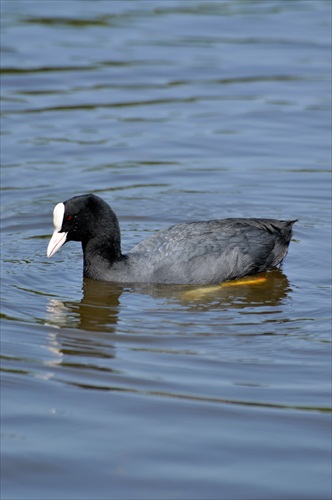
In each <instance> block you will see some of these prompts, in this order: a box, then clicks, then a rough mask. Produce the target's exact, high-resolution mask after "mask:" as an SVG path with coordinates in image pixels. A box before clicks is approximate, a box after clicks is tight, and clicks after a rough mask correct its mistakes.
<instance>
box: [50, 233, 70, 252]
mask: <svg viewBox="0 0 332 500" xmlns="http://www.w3.org/2000/svg"><path fill="white" fill-rule="evenodd" d="M67 234H68V233H59V231H57V230H55V231H54V233H53V235H52V238H51V239H50V242H49V244H48V247H47V257H52V255H54V254H55V252H57V251H58V250H59V248H61V247H62V245H63V244H64V243H65V242H66V239H67Z"/></svg>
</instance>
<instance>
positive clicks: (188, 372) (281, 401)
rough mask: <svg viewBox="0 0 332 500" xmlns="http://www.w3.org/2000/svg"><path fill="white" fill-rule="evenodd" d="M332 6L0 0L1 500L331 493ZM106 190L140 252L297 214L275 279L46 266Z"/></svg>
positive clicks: (72, 263)
mask: <svg viewBox="0 0 332 500" xmlns="http://www.w3.org/2000/svg"><path fill="white" fill-rule="evenodd" d="M330 20H331V3H330V2H329V1H325V0H312V1H310V0H309V1H304V0H303V1H301V0H299V1H297V2H286V1H281V0H269V1H266V2H256V1H250V0H246V1H222V0H220V1H217V2H210V1H185V0H183V1H180V0H178V1H170V0H167V1H166V0H165V1H155V2H146V1H140V2H131V1H128V2H127V1H125V2H124V1H112V2H109V1H103V2H100V1H94V2H72V1H70V0H66V2H62V1H57V2H37V1H24V2H19V1H15V2H13V1H2V2H1V21H2V46H1V51H2V52H1V63H2V105H1V112H2V119H1V124H2V127H1V128H2V138H1V161H2V174H1V175H2V177H1V181H2V182H1V198H2V238H1V248H2V267H1V271H2V285H1V288H2V296H3V297H2V328H1V340H2V344H1V356H2V364H1V367H2V374H1V382H2V390H1V398H2V399H1V402H2V404H1V412H2V417H1V418H2V419H1V433H2V445H1V455H2V460H1V466H2V491H1V497H2V498H3V499H4V500H7V499H14V500H20V499H43V500H44V499H50V500H54V499H67V498H75V499H109V498H112V499H120V498H123V499H148V498H151V499H157V498H158V499H165V500H166V499H189V498H190V499H202V498H205V499H211V500H212V499H225V500H228V499H239V500H240V499H241V500H242V499H259V498H261V499H271V500H276V499H287V500H288V499H290V498H294V499H295V498H297V499H301V500H302V499H310V500H313V499H315V500H316V499H317V500H320V499H328V498H330V496H331V303H330V299H331V288H330V285H331V257H330V250H331V248H330V247H331V212H330V210H331V178H330V168H331V104H330V102H331V101H330V97H331V82H330V71H331V64H330V61H331V21H330ZM84 192H94V193H97V194H99V195H100V196H102V197H103V198H104V199H105V200H107V201H108V202H109V203H110V204H111V205H112V207H113V209H114V210H115V211H116V213H117V214H118V215H119V219H120V223H121V227H122V240H123V247H124V248H123V250H124V251H126V250H128V249H129V248H130V247H131V246H133V245H134V244H135V243H137V242H138V241H140V240H141V239H142V238H144V237H146V236H147V235H148V234H150V233H151V232H152V231H154V230H155V229H159V228H164V227H167V226H169V225H171V224H172V223H175V222H180V221H184V220H199V219H212V218H221V217H233V216H234V217H236V216H240V217H243V216H257V217H260V216H261V217H263V216H264V217H276V218H281V219H288V218H291V219H293V218H297V219H299V222H298V223H297V224H296V226H295V233H294V238H293V241H292V243H291V246H290V251H289V255H288V257H287V259H286V260H285V263H284V265H283V267H282V269H281V270H276V271H273V272H272V273H268V274H267V275H265V276H266V277H267V278H268V279H267V281H265V282H264V283H263V284H256V285H252V284H251V285H249V284H248V285H243V286H237V287H236V286H223V287H219V288H214V289H211V290H210V289H203V290H197V289H195V288H193V287H183V286H182V287H181V286H176V287H173V286H154V287H150V286H139V285H137V286H119V285H114V284H110V283H98V282H94V281H90V280H82V259H81V250H80V248H79V245H77V244H76V245H75V244H74V243H71V244H68V245H66V246H65V247H64V248H62V249H61V251H60V252H59V253H57V254H56V255H55V256H54V258H52V259H50V260H48V259H47V258H46V255H45V253H46V247H47V243H48V239H49V237H50V235H51V233H52V210H53V207H54V205H55V204H56V203H58V202H59V201H63V200H65V199H67V198H69V197H71V196H73V195H75V194H80V193H84Z"/></svg>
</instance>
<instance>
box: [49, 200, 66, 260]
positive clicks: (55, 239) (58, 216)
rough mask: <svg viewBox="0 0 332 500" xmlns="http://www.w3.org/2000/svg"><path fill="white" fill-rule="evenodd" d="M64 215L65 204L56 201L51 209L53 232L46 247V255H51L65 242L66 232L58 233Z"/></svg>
mask: <svg viewBox="0 0 332 500" xmlns="http://www.w3.org/2000/svg"><path fill="white" fill-rule="evenodd" d="M64 215H65V206H64V204H63V203H58V204H57V205H56V206H55V208H54V210H53V224H54V233H53V236H52V238H51V240H50V242H49V244H48V247H47V257H52V255H54V254H55V252H57V251H58V250H59V248H61V247H62V245H63V244H64V243H65V242H66V239H67V234H68V233H64V232H62V233H60V229H61V227H62V223H63V217H64Z"/></svg>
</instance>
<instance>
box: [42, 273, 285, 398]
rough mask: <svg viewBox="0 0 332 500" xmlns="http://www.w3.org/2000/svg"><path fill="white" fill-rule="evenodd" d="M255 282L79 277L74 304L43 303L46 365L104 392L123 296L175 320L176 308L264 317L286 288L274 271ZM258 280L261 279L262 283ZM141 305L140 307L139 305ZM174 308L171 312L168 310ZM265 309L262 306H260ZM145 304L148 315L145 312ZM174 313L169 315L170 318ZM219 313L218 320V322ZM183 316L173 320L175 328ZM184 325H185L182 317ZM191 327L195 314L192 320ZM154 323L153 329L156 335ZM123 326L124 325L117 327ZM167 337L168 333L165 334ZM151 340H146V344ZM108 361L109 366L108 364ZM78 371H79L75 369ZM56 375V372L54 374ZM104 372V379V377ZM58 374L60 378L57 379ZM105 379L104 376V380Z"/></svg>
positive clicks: (141, 316) (128, 331)
mask: <svg viewBox="0 0 332 500" xmlns="http://www.w3.org/2000/svg"><path fill="white" fill-rule="evenodd" d="M258 278H259V280H258V281H256V282H251V280H250V281H248V282H247V283H246V282H244V284H240V283H238V284H232V285H227V284H225V283H224V284H223V285H222V286H216V287H211V286H207V287H193V286H191V287H189V286H173V285H154V286H151V285H130V286H129V285H128V286H127V285H126V286H123V285H119V284H114V283H104V282H100V281H93V280H90V279H85V280H84V282H83V297H82V299H81V300H79V301H60V300H57V299H49V302H48V305H47V311H46V316H47V324H48V325H51V326H53V327H55V328H52V329H50V331H49V335H48V348H49V350H50V351H52V354H53V359H52V361H48V362H47V365H48V367H50V366H53V367H55V366H58V367H60V366H61V367H62V369H64V370H65V374H62V376H61V377H62V378H61V379H62V380H66V381H67V383H70V384H75V385H80V386H82V385H84V383H85V384H86V382H83V381H82V380H80V382H79V381H78V380H77V376H79V377H80V379H81V378H83V379H85V378H86V377H88V380H89V384H88V385H87V386H89V387H90V388H93V387H95V388H106V387H108V385H109V383H110V380H111V379H109V378H108V377H109V376H110V374H113V375H116V377H117V380H118V377H119V374H118V373H117V369H116V364H115V363H114V362H113V359H114V358H115V357H116V344H117V342H119V338H118V337H119V336H118V327H117V323H118V320H119V316H120V315H121V314H122V313H123V315H124V318H125V312H126V304H127V302H128V303H129V302H130V301H129V299H128V294H130V293H133V294H134V297H133V299H134V300H136V304H137V297H139V295H140V294H144V295H145V296H150V297H152V298H153V299H156V301H155V306H154V307H155V310H156V312H158V311H159V310H160V308H161V309H162V310H163V313H165V308H166V313H167V314H169V315H173V316H172V317H173V319H174V318H176V317H177V316H176V315H177V311H178V310H179V307H180V309H181V310H185V311H187V312H188V313H189V314H190V313H191V312H196V313H197V312H200V311H202V312H207V314H208V311H212V310H213V311H214V312H215V311H216V310H220V312H222V311H225V310H228V311H230V310H235V309H241V310H243V311H244V312H245V310H246V308H250V310H252V308H254V309H255V310H256V308H257V314H265V313H264V311H265V312H266V310H268V312H270V311H271V308H272V310H274V308H275V307H276V306H278V305H280V304H282V302H283V301H284V300H285V299H286V298H287V296H288V294H289V292H290V287H289V283H288V280H287V278H286V276H285V275H284V274H283V273H282V272H281V271H280V270H275V271H272V272H269V273H264V274H261V275H259V276H258ZM262 278H264V279H262ZM145 304H146V303H145ZM174 306H176V308H174ZM264 306H266V307H267V309H266V307H264ZM150 311H151V304H150V305H149V314H151V312H150ZM145 314H146V311H145V310H144V307H143V310H142V311H139V309H137V316H135V318H134V319H135V329H134V330H135V339H136V340H135V342H140V336H139V335H137V320H140V319H141V321H142V334H143V333H144V315H145ZM174 315H175V316H174ZM222 317H223V316H222V315H221V316H220V318H221V322H222ZM128 321H129V323H128V324H127V326H126V322H125V319H124V320H123V321H122V323H123V324H122V333H123V328H124V329H125V330H124V333H126V334H129V335H130V334H131V333H133V332H132V331H131V326H130V325H131V323H130V321H131V320H130V318H129V319H128ZM181 321H183V316H182V315H181V317H179V328H181V324H180V323H181ZM185 321H186V322H187V321H188V316H186V319H185ZM192 321H193V324H194V323H195V321H196V316H193V320H192ZM158 324H159V323H158V319H156V325H157V326H156V331H158ZM123 325H125V326H123ZM170 333H172V332H170ZM151 342H152V340H151ZM110 360H112V362H110ZM78 370H79V371H78ZM54 373H56V372H54ZM107 374H108V376H107ZM63 376H64V377H65V378H63ZM105 377H106V378H105Z"/></svg>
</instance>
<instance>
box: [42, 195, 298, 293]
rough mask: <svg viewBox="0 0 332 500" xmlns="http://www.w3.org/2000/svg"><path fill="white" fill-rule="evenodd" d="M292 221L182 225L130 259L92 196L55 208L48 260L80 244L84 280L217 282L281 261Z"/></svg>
mask: <svg viewBox="0 0 332 500" xmlns="http://www.w3.org/2000/svg"><path fill="white" fill-rule="evenodd" d="M294 222H296V220H291V221H280V220H275V219H223V220H209V221H201V222H184V223H181V224H176V225H175V226H172V227H170V228H168V229H163V230H160V231H157V232H155V233H154V234H153V235H152V236H150V237H149V238H147V239H145V240H144V241H142V242H141V243H139V244H138V245H136V246H135V247H134V248H133V249H132V250H130V252H128V254H126V255H124V254H122V252H121V237H120V227H119V223H118V219H117V217H116V215H115V213H114V212H113V210H112V209H111V207H110V206H109V205H108V204H107V203H106V202H105V201H104V200H102V199H101V198H99V197H98V196H96V195H94V194H85V195H80V196H74V197H73V198H70V199H69V200H67V201H65V202H64V203H58V204H57V205H56V207H55V208H54V212H53V223H54V233H53V236H52V238H51V240H50V242H49V245H48V248H47V256H48V257H51V256H52V255H54V254H55V252H57V251H58V250H59V248H60V247H61V246H62V245H63V244H64V243H66V242H67V241H71V240H72V241H80V242H81V243H82V249H83V259H84V276H86V277H89V278H92V279H95V280H101V281H116V282H128V283H130V282H132V283H174V284H208V283H220V282H222V281H227V280H231V279H235V278H241V277H243V276H246V275H250V274H255V273H259V272H262V271H267V270H269V269H272V268H274V267H276V266H277V265H278V264H280V263H281V261H282V260H283V259H284V258H285V256H286V255H287V251H288V246H289V242H290V240H291V237H292V226H293V224H294Z"/></svg>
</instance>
